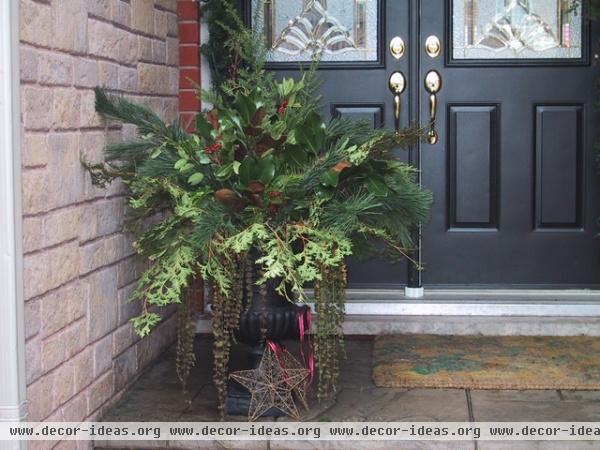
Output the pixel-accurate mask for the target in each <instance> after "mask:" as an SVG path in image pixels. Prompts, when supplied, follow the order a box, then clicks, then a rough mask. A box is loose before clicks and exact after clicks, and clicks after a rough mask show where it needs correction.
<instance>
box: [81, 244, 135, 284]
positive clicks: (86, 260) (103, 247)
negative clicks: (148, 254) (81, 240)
mask: <svg viewBox="0 0 600 450" xmlns="http://www.w3.org/2000/svg"><path fill="white" fill-rule="evenodd" d="M125 256H126V254H125V248H124V239H123V236H122V235H113V236H110V237H107V238H103V239H99V240H97V241H93V242H90V243H89V244H85V245H83V246H82V247H81V268H80V270H81V274H82V275H84V274H86V273H89V272H91V271H92V270H95V269H98V268H99V267H103V266H106V265H108V264H111V263H114V262H116V261H118V260H119V259H121V258H123V257H125Z"/></svg>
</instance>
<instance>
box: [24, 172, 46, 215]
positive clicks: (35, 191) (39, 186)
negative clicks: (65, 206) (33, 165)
mask: <svg viewBox="0 0 600 450" xmlns="http://www.w3.org/2000/svg"><path fill="white" fill-rule="evenodd" d="M21 184H22V193H23V198H22V200H23V213H24V214H34V213H37V212H40V211H44V210H45V209H47V208H48V184H49V183H48V174H47V170H46V169H44V168H42V169H29V170H24V171H23V172H22V174H21Z"/></svg>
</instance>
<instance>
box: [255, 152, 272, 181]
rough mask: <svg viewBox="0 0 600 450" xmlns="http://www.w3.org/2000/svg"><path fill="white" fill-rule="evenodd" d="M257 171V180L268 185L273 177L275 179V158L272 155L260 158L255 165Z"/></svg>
mask: <svg viewBox="0 0 600 450" xmlns="http://www.w3.org/2000/svg"><path fill="white" fill-rule="evenodd" d="M257 169H258V177H257V178H258V179H259V180H260V181H262V182H263V183H264V184H268V183H269V182H271V180H272V179H273V177H275V157H274V155H272V154H269V155H267V156H265V157H264V158H261V159H260V161H259V162H258V164H257Z"/></svg>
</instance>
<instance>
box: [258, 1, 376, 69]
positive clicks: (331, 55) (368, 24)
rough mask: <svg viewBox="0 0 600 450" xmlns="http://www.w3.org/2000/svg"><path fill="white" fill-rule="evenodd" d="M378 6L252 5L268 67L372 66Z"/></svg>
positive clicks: (355, 3) (317, 3)
mask: <svg viewBox="0 0 600 450" xmlns="http://www.w3.org/2000/svg"><path fill="white" fill-rule="evenodd" d="M378 3H379V2H378V0H253V1H252V10H253V17H254V18H255V21H256V22H257V23H255V26H257V27H258V29H260V30H262V32H263V33H264V36H265V40H266V43H267V46H268V48H269V53H268V56H267V59H268V61H269V62H306V61H310V60H311V59H312V58H313V56H314V55H315V54H320V55H321V60H322V61H325V62H331V61H340V62H344V61H345V62H349V61H377V59H378V52H377V48H378V39H379V36H378V23H377V18H378V7H379V5H378Z"/></svg>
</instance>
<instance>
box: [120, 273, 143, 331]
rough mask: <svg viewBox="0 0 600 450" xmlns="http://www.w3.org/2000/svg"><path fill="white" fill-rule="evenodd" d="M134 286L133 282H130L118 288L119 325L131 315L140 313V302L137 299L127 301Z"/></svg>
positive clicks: (127, 320)
mask: <svg viewBox="0 0 600 450" xmlns="http://www.w3.org/2000/svg"><path fill="white" fill-rule="evenodd" d="M134 288H135V283H132V284H130V285H129V286H126V287H124V288H123V289H119V294H118V295H119V297H118V304H119V325H123V324H125V323H127V322H129V320H130V319H131V318H132V317H135V316H137V315H139V314H140V313H141V310H142V307H141V303H140V302H139V301H134V302H130V301H129V299H130V298H131V294H132V293H133V290H134Z"/></svg>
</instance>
